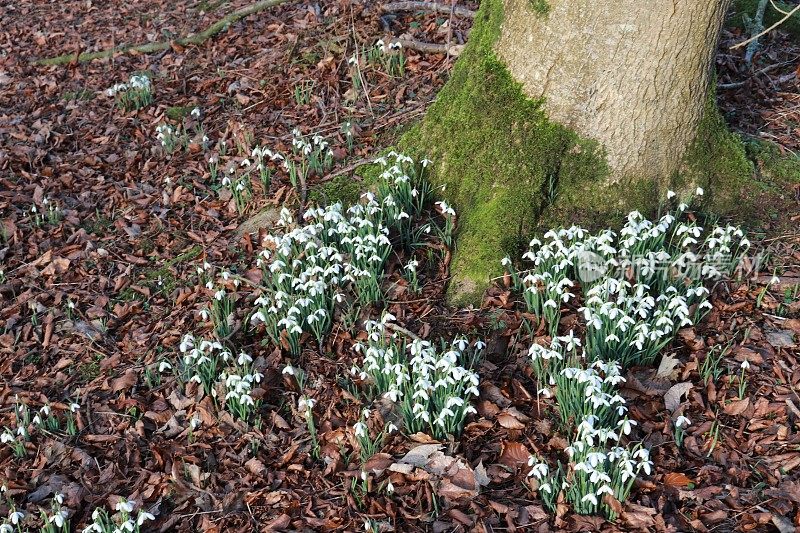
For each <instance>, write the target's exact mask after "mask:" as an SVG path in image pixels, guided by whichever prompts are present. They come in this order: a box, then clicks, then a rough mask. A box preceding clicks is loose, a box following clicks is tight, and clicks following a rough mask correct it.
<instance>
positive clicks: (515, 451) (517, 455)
mask: <svg viewBox="0 0 800 533" xmlns="http://www.w3.org/2000/svg"><path fill="white" fill-rule="evenodd" d="M530 456H531V452H529V451H528V448H527V447H525V445H524V444H522V443H521V442H504V443H503V451H502V452H500V458H499V459H498V460H497V461H498V462H499V463H500V464H502V465H505V466H507V467H509V468H517V467H519V466H521V465H527V464H528V459H529V458H530Z"/></svg>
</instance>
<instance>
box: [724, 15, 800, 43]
mask: <svg viewBox="0 0 800 533" xmlns="http://www.w3.org/2000/svg"><path fill="white" fill-rule="evenodd" d="M798 11H800V5H798V6H797V7H796V8H794V9H792V10H791V11H789V12H788V13H786V15H784V17H783V18H782V19H781V20H779V21H778V22H776V23H775V24H773V25H772V26H770V27H769V28H767V29H766V30H764V31H762V32H761V33H759V34H758V35H754V36H752V37H750V38H749V39H747V40H746V41H742V42H740V43H738V44H735V45H733V46H731V48H730V49H731V50H736V49H737V48H741V47H742V46H747V45H748V44H750V43H752V42H753V41H756V40H758V39H759V38H760V37H762V36H764V35H766V34H768V33H769V32H771V31H772V30H774V29H775V28H777V27H778V26H780V25H781V24H783V23H784V22H786V21H787V20H789V18H791V16H792V15H794V14H795V13H797V12H798Z"/></svg>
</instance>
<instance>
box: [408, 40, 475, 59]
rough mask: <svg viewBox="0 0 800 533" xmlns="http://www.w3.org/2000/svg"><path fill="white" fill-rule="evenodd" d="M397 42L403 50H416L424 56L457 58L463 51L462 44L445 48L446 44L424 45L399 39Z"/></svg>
mask: <svg viewBox="0 0 800 533" xmlns="http://www.w3.org/2000/svg"><path fill="white" fill-rule="evenodd" d="M397 42H399V43H400V44H402V45H403V48H408V49H410V50H416V51H417V52H423V53H426V54H448V53H449V54H450V55H451V56H454V57H458V55H460V54H461V52H462V51H463V50H464V46H466V45H463V44H454V45H451V46H447V45H446V44H437V43H424V42H422V41H409V40H406V39H400V40H398V41H397Z"/></svg>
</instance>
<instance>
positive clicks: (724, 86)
mask: <svg viewBox="0 0 800 533" xmlns="http://www.w3.org/2000/svg"><path fill="white" fill-rule="evenodd" d="M789 64H791V62H784V63H774V64H772V65H769V66H767V67H764V68H762V69H761V70H759V71H757V72H754V73H753V75H752V76H750V77H749V78H748V79H746V80H742V81H735V82H732V83H719V84H717V89H738V88H739V87H744V85H745V84H747V82H748V81H750V80H751V79H752V78H755V77H756V76H760V75H762V74H766V73H767V72H771V71H773V70H775V69H778V68H781V67H785V66H786V65H789Z"/></svg>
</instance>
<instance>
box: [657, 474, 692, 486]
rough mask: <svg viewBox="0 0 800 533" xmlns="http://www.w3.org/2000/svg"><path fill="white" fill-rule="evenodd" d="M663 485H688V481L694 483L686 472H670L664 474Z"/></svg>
mask: <svg viewBox="0 0 800 533" xmlns="http://www.w3.org/2000/svg"><path fill="white" fill-rule="evenodd" d="M663 482H664V486H665V487H688V486H689V484H690V483H694V482H693V481H692V480H691V479H690V478H689V477H688V476H687V475H686V474H683V473H681V472H670V473H668V474H664V480H663Z"/></svg>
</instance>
